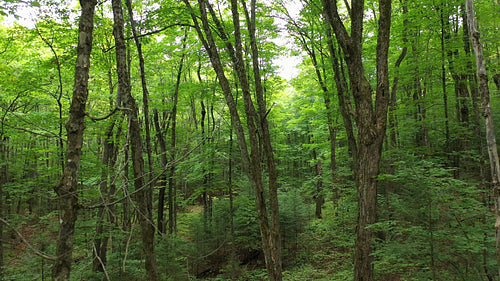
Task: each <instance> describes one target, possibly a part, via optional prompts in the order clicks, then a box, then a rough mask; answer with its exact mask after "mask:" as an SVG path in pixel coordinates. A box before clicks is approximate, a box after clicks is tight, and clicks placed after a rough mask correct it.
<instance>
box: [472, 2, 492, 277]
mask: <svg viewBox="0 0 500 281" xmlns="http://www.w3.org/2000/svg"><path fill="white" fill-rule="evenodd" d="M465 6H466V9H467V20H468V25H469V34H470V37H471V41H472V47H473V49H474V54H475V56H476V67H477V77H478V82H479V94H480V96H481V110H482V115H483V118H484V127H485V132H486V144H487V148H488V156H489V159H490V170H491V185H492V189H493V199H494V202H495V216H496V223H495V231H496V257H497V263H498V264H497V266H498V268H497V269H498V272H497V274H498V275H497V276H499V277H500V159H499V158H498V149H497V143H496V139H495V126H494V124H493V116H492V112H491V106H490V90H489V87H488V75H487V73H486V65H485V60H484V55H483V47H482V45H481V42H480V33H479V31H478V30H477V26H476V19H475V15H474V4H473V2H472V0H465Z"/></svg>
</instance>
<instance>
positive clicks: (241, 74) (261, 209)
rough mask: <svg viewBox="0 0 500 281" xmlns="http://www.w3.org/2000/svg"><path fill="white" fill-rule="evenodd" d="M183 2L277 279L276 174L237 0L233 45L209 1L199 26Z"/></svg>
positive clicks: (270, 271) (270, 269)
mask: <svg viewBox="0 0 500 281" xmlns="http://www.w3.org/2000/svg"><path fill="white" fill-rule="evenodd" d="M184 3H185V4H186V6H187V7H188V9H189V10H190V12H191V18H192V20H193V22H194V25H195V27H196V31H197V33H198V37H199V38H200V40H201V41H202V43H203V45H204V47H205V49H206V50H207V52H208V55H209V57H210V61H211V63H212V66H213V68H214V70H215V72H216V73H217V76H218V79H219V84H220V86H221V88H222V91H223V94H224V98H225V99H226V103H227V105H228V108H229V111H230V115H231V122H232V124H233V127H234V130H235V133H236V137H237V141H238V146H239V148H240V152H241V161H242V168H243V170H244V171H245V173H246V174H247V176H248V179H249V180H250V183H251V185H252V187H253V189H254V191H255V198H256V208H257V214H258V218H259V226H260V231H261V238H262V248H263V252H264V256H265V260H266V268H267V271H268V277H269V279H270V280H281V239H280V231H279V218H278V214H279V210H278V204H277V203H278V202H277V190H276V188H277V184H276V178H277V174H276V173H275V172H276V169H275V167H274V159H273V155H272V149H270V142H269V143H268V139H267V138H268V137H269V136H268V132H266V131H267V129H266V126H267V121H265V118H264V117H265V116H266V115H267V112H266V109H265V107H263V106H262V105H263V103H262V101H263V97H259V95H257V96H258V99H259V98H262V100H258V105H259V113H260V116H259V115H257V111H256V110H255V107H254V105H253V101H252V95H251V93H250V86H249V83H248V77H247V72H246V69H245V65H244V60H243V52H242V42H241V38H242V37H241V31H240V25H239V13H238V5H237V1H234V0H233V1H231V10H232V16H233V26H234V28H235V31H234V34H235V36H234V39H235V46H236V49H234V48H233V46H232V43H231V40H228V36H227V34H226V33H225V31H224V29H223V28H222V25H221V23H220V22H219V21H218V18H217V16H216V14H215V12H214V10H213V9H212V7H211V6H210V4H209V3H207V2H205V1H201V0H199V1H198V4H199V8H200V13H201V21H202V26H200V24H199V23H198V18H197V16H196V15H195V13H194V10H193V9H192V7H191V5H190V3H189V1H188V0H184ZM254 4H255V3H254V2H253V1H252V6H254ZM207 5H208V7H207ZM207 8H208V10H209V11H210V14H211V16H212V19H213V20H214V21H215V24H216V28H217V29H218V31H219V35H220V36H221V37H222V39H223V40H224V41H225V43H226V50H227V51H228V53H229V55H230V58H231V60H232V62H233V68H234V70H235V72H236V74H237V77H238V81H239V82H240V85H241V88H242V91H243V101H244V108H245V114H246V117H247V118H246V121H247V128H248V137H249V143H250V147H251V149H250V151H251V153H249V151H248V146H247V142H246V136H245V130H244V128H243V125H242V123H241V119H240V116H239V112H238V109H237V107H236V102H235V99H234V97H233V95H232V90H231V86H230V84H229V81H228V79H227V77H226V75H225V71H224V67H223V64H222V62H221V58H220V55H219V52H218V51H217V45H216V43H215V41H214V38H213V36H212V31H211V26H210V23H209V21H208V16H207ZM202 28H203V29H202ZM250 33H252V32H250ZM252 52H253V51H252ZM254 72H255V69H254ZM257 83H258V82H257V81H256V87H258V85H257ZM257 91H258V90H257ZM262 112H265V113H266V115H264V116H263V115H262V114H261V113H262ZM264 123H265V124H264ZM257 133H259V134H261V135H262V133H264V137H263V139H262V141H263V142H264V144H263V145H264V153H265V156H266V159H267V161H266V163H267V165H268V169H269V194H270V195H269V196H270V209H271V217H272V222H273V223H272V226H271V225H270V223H269V218H268V214H267V206H266V200H265V195H264V194H265V192H264V183H263V175H262V172H263V170H262V167H261V155H262V151H261V150H260V145H259V141H258V136H257ZM271 160H272V161H271Z"/></svg>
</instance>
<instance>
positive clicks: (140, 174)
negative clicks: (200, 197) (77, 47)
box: [112, 0, 158, 281]
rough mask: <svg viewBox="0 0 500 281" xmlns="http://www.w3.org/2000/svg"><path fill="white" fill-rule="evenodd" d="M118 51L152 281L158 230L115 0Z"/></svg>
mask: <svg viewBox="0 0 500 281" xmlns="http://www.w3.org/2000/svg"><path fill="white" fill-rule="evenodd" d="M112 7H113V17H114V28H113V35H114V37H115V48H116V70H117V73H118V93H117V95H118V98H117V100H118V104H117V105H118V106H119V107H121V108H122V111H123V112H124V114H125V115H127V117H128V134H129V144H130V148H131V151H132V154H131V156H132V168H133V171H134V187H135V195H134V196H135V200H136V202H137V206H138V208H137V212H138V214H139V217H140V219H139V223H140V226H141V238H142V252H143V254H144V257H145V267H146V276H147V279H148V280H150V281H156V280H158V269H157V265H156V255H155V247H154V235H155V227H154V222H153V202H152V200H153V198H152V197H153V196H152V195H153V194H152V192H153V190H152V188H151V186H150V185H149V184H147V183H146V182H145V179H144V176H145V173H144V158H143V156H142V154H143V151H144V149H143V145H142V136H141V128H140V124H139V116H138V115H139V113H138V112H139V110H138V108H137V104H136V101H135V99H134V97H133V96H132V91H131V84H130V72H129V67H128V62H127V49H126V45H125V36H124V20H123V7H122V3H121V1H120V0H113V1H112Z"/></svg>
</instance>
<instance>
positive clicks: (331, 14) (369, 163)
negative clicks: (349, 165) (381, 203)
mask: <svg viewBox="0 0 500 281" xmlns="http://www.w3.org/2000/svg"><path fill="white" fill-rule="evenodd" d="M322 3H323V9H324V12H325V15H326V19H327V20H328V22H329V23H330V25H331V26H332V29H333V31H334V33H335V36H336V39H337V42H338V44H339V45H340V46H341V48H342V51H343V53H344V59H345V62H346V64H347V69H348V73H349V83H350V89H351V91H352V95H353V98H354V104H355V111H354V112H352V113H351V115H352V117H353V118H354V121H355V124H356V128H357V139H356V142H355V143H353V144H352V145H355V147H353V148H352V149H351V150H352V152H353V157H354V174H355V181H356V187H357V191H358V195H357V196H358V197H357V198H358V225H357V227H356V239H355V249H354V280H356V281H358V280H363V281H371V280H374V267H373V257H372V255H371V254H372V250H373V249H372V248H373V246H372V242H371V240H372V238H373V231H372V230H371V229H369V228H368V227H369V226H370V225H371V224H373V223H375V222H376V218H377V216H376V214H377V176H378V173H379V170H380V159H381V155H382V144H383V140H384V136H385V131H386V124H387V111H388V105H389V101H390V98H389V97H390V91H389V70H388V49H389V34H390V27H391V1H390V0H380V1H378V6H379V17H378V37H377V53H376V56H377V61H376V68H377V87H376V90H375V100H373V89H372V86H371V85H370V83H369V81H368V79H367V76H366V74H365V71H364V66H363V56H362V47H363V43H362V42H363V23H364V9H365V1H364V0H353V1H352V2H351V7H350V8H349V9H348V10H349V16H350V20H351V26H350V34H349V31H348V29H347V27H346V26H345V25H344V23H343V21H342V19H341V16H340V14H339V10H338V7H337V5H338V4H337V1H336V0H322ZM349 118H351V117H349Z"/></svg>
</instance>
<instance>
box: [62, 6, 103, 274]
mask: <svg viewBox="0 0 500 281" xmlns="http://www.w3.org/2000/svg"><path fill="white" fill-rule="evenodd" d="M96 4H97V1H95V0H81V1H80V5H81V7H82V14H81V17H80V24H79V27H78V34H79V36H78V47H77V59H76V66H75V84H74V87H73V98H72V100H71V106H70V112H69V118H68V122H67V123H66V131H67V135H68V137H67V138H68V140H67V147H66V157H65V167H64V174H63V177H62V179H61V181H60V182H59V183H57V184H56V185H55V186H54V190H55V192H56V194H57V196H58V203H59V211H60V218H59V220H60V225H59V236H58V239H57V248H56V261H55V263H54V266H53V268H52V279H53V280H54V281H62V280H69V278H70V273H71V264H72V263H73V259H72V253H73V240H74V234H75V222H76V219H77V211H78V177H79V171H80V159H81V155H82V146H83V132H84V130H85V120H84V119H85V106H86V103H87V97H88V80H89V68H90V53H91V51H92V32H93V27H94V10H95V6H96Z"/></svg>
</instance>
